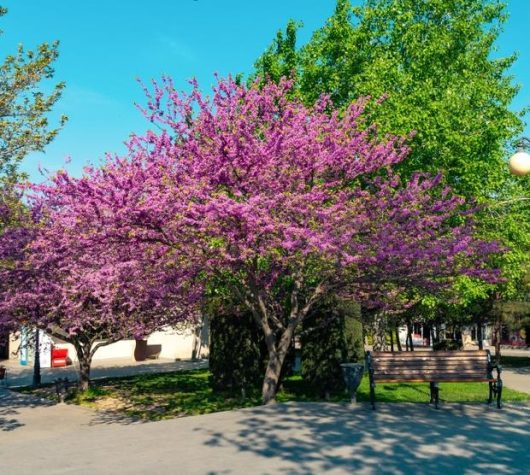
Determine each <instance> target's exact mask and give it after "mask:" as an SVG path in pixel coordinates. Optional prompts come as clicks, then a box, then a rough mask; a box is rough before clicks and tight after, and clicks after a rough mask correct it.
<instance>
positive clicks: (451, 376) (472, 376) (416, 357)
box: [367, 350, 493, 382]
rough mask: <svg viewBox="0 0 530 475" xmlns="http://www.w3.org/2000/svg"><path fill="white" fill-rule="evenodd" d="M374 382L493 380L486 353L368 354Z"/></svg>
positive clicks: (488, 357) (368, 362) (416, 352)
mask: <svg viewBox="0 0 530 475" xmlns="http://www.w3.org/2000/svg"><path fill="white" fill-rule="evenodd" d="M367 365H368V370H369V371H370V368H371V369H372V370H373V378H374V380H375V381H384V382H402V381H406V382H424V381H425V382H430V381H435V382H444V381H453V382H460V381H462V382H463V381H493V375H492V369H493V367H492V363H491V356H490V354H489V351H487V350H485V351H407V352H395V353H392V352H369V353H368V355H367Z"/></svg>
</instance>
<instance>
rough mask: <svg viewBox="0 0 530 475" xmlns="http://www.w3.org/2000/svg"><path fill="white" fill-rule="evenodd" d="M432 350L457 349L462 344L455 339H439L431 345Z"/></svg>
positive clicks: (460, 347) (459, 348)
mask: <svg viewBox="0 0 530 475" xmlns="http://www.w3.org/2000/svg"><path fill="white" fill-rule="evenodd" d="M432 349H433V351H458V350H461V349H462V345H461V343H460V342H459V341H457V340H441V341H438V342H436V343H434V344H433V345H432Z"/></svg>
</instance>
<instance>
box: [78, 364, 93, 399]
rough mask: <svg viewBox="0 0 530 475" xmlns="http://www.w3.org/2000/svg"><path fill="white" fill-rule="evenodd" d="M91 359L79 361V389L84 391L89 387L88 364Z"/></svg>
mask: <svg viewBox="0 0 530 475" xmlns="http://www.w3.org/2000/svg"><path fill="white" fill-rule="evenodd" d="M91 360H92V358H90V356H85V357H83V358H82V359H80V360H79V389H80V390H81V391H86V390H87V389H88V388H89V387H90V364H91V362H92V361H91Z"/></svg>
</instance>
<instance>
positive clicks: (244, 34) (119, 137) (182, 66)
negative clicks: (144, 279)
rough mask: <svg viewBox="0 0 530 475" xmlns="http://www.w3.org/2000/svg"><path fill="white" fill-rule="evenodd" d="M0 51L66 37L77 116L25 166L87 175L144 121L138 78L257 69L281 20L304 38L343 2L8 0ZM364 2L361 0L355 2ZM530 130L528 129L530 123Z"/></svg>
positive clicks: (519, 16) (524, 76)
mask: <svg viewBox="0 0 530 475" xmlns="http://www.w3.org/2000/svg"><path fill="white" fill-rule="evenodd" d="M1 3H2V5H3V6H6V7H7V8H8V9H9V13H8V15H7V16H5V17H3V19H2V20H1V22H0V23H1V24H0V27H1V28H2V29H3V30H4V34H3V36H2V37H1V38H0V57H4V56H5V55H6V54H9V53H10V52H13V51H14V50H15V48H16V45H17V44H18V43H23V44H24V46H26V47H27V48H30V47H34V46H36V45H37V44H39V43H41V42H43V41H49V42H51V41H53V40H55V39H58V40H60V41H61V46H60V53H61V55H60V57H59V60H58V61H57V64H56V76H55V77H56V79H57V80H64V81H66V83H67V88H66V91H65V93H64V96H63V98H62V99H61V100H60V102H59V103H58V104H57V106H56V110H57V112H58V113H65V114H67V115H68V116H69V117H70V120H69V122H68V123H67V125H66V126H65V128H64V130H63V131H61V133H60V135H59V136H58V137H57V138H56V140H55V141H54V142H53V143H52V144H50V145H49V146H48V148H47V149H46V152H45V153H44V154H41V153H38V154H37V153H35V154H32V155H30V156H29V157H27V159H26V160H25V161H24V163H23V169H24V170H25V171H27V172H28V173H29V175H30V177H31V179H33V180H38V181H40V180H41V179H42V177H41V176H40V175H39V173H38V166H39V164H41V165H42V166H43V167H45V168H46V169H47V170H50V171H53V170H56V169H58V168H61V167H63V166H64V163H65V157H67V156H69V157H70V158H71V163H70V164H69V165H68V166H67V168H68V169H69V170H70V171H71V172H73V173H74V174H79V173H80V171H81V169H82V166H83V165H85V164H87V163H98V161H99V160H100V159H101V158H102V157H103V155H104V153H105V152H118V153H120V152H123V151H124V147H123V141H124V140H126V138H127V137H128V135H129V133H130V132H132V131H135V132H141V131H143V130H144V129H145V127H146V122H145V121H144V119H143V117H142V116H141V114H140V113H139V112H138V110H137V109H136V108H135V106H134V102H135V101H136V102H140V103H141V102H142V99H143V96H142V92H141V90H140V87H139V85H138V84H137V82H136V78H142V79H144V80H149V79H151V78H158V77H160V76H161V75H162V74H169V75H171V76H172V77H173V78H174V80H175V84H176V85H177V87H183V88H184V87H186V79H188V78H190V77H193V76H195V77H196V78H197V79H198V80H199V83H200V84H201V85H202V87H203V88H206V87H208V86H209V85H210V84H211V83H212V82H213V74H214V73H215V72H218V73H220V74H221V75H226V74H228V73H237V72H249V71H250V70H251V67H252V65H253V63H254V61H255V59H256V58H257V57H258V56H259V55H260V54H261V53H262V52H263V51H264V50H265V48H266V47H267V45H268V44H269V43H270V41H271V40H272V38H273V37H274V34H275V32H276V31H277V29H278V28H280V27H283V26H284V25H285V24H286V22H287V20H288V19H290V18H294V19H296V20H301V21H302V22H303V23H304V28H303V29H302V31H301V33H300V41H301V42H305V41H306V40H307V39H308V38H309V36H310V35H311V33H312V32H313V31H314V30H315V29H317V28H318V27H319V26H320V25H322V23H323V22H324V20H325V19H326V18H327V17H328V16H329V15H330V14H331V13H332V11H333V8H334V4H335V0H281V1H280V0H268V1H267V2H252V1H249V0H197V1H195V0H173V1H172V0H156V1H152V2H147V1H146V0H127V1H125V0H112V1H111V0H106V1H104V0H85V1H82V2H81V1H72V0H54V1H42V0H3V1H2V2H1ZM357 3H358V2H357ZM508 11H509V12H510V19H509V21H508V23H507V24H506V25H505V32H504V34H503V35H502V37H501V38H500V41H499V43H498V47H499V54H501V55H506V54H509V53H511V52H513V51H517V52H518V53H519V59H518V61H517V63H516V65H515V66H514V67H513V69H512V74H513V75H514V76H515V80H516V82H518V83H519V84H521V85H522V90H521V92H520V93H519V96H518V97H517V99H516V101H515V103H514V105H513V107H514V109H520V108H522V107H526V106H530V40H529V39H528V38H529V36H528V31H529V30H530V1H528V0H510V1H508ZM526 135H527V136H528V135H530V129H529V128H528V127H527V128H526Z"/></svg>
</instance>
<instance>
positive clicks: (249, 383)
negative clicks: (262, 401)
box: [209, 312, 267, 392]
mask: <svg viewBox="0 0 530 475" xmlns="http://www.w3.org/2000/svg"><path fill="white" fill-rule="evenodd" d="M266 354H267V353H266V347H265V343H264V338H263V335H262V332H261V331H260V330H259V329H258V328H257V325H256V323H255V321H254V319H253V318H252V315H250V314H249V313H248V312H247V313H241V314H232V315H215V316H213V317H212V318H211V321H210V358H209V364H210V371H211V372H212V387H213V388H214V389H215V390H217V391H232V392H234V391H241V390H242V389H244V390H245V391H249V390H250V389H251V388H254V387H257V386H258V385H259V384H260V383H261V381H262V380H263V373H264V372H265V361H266Z"/></svg>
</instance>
